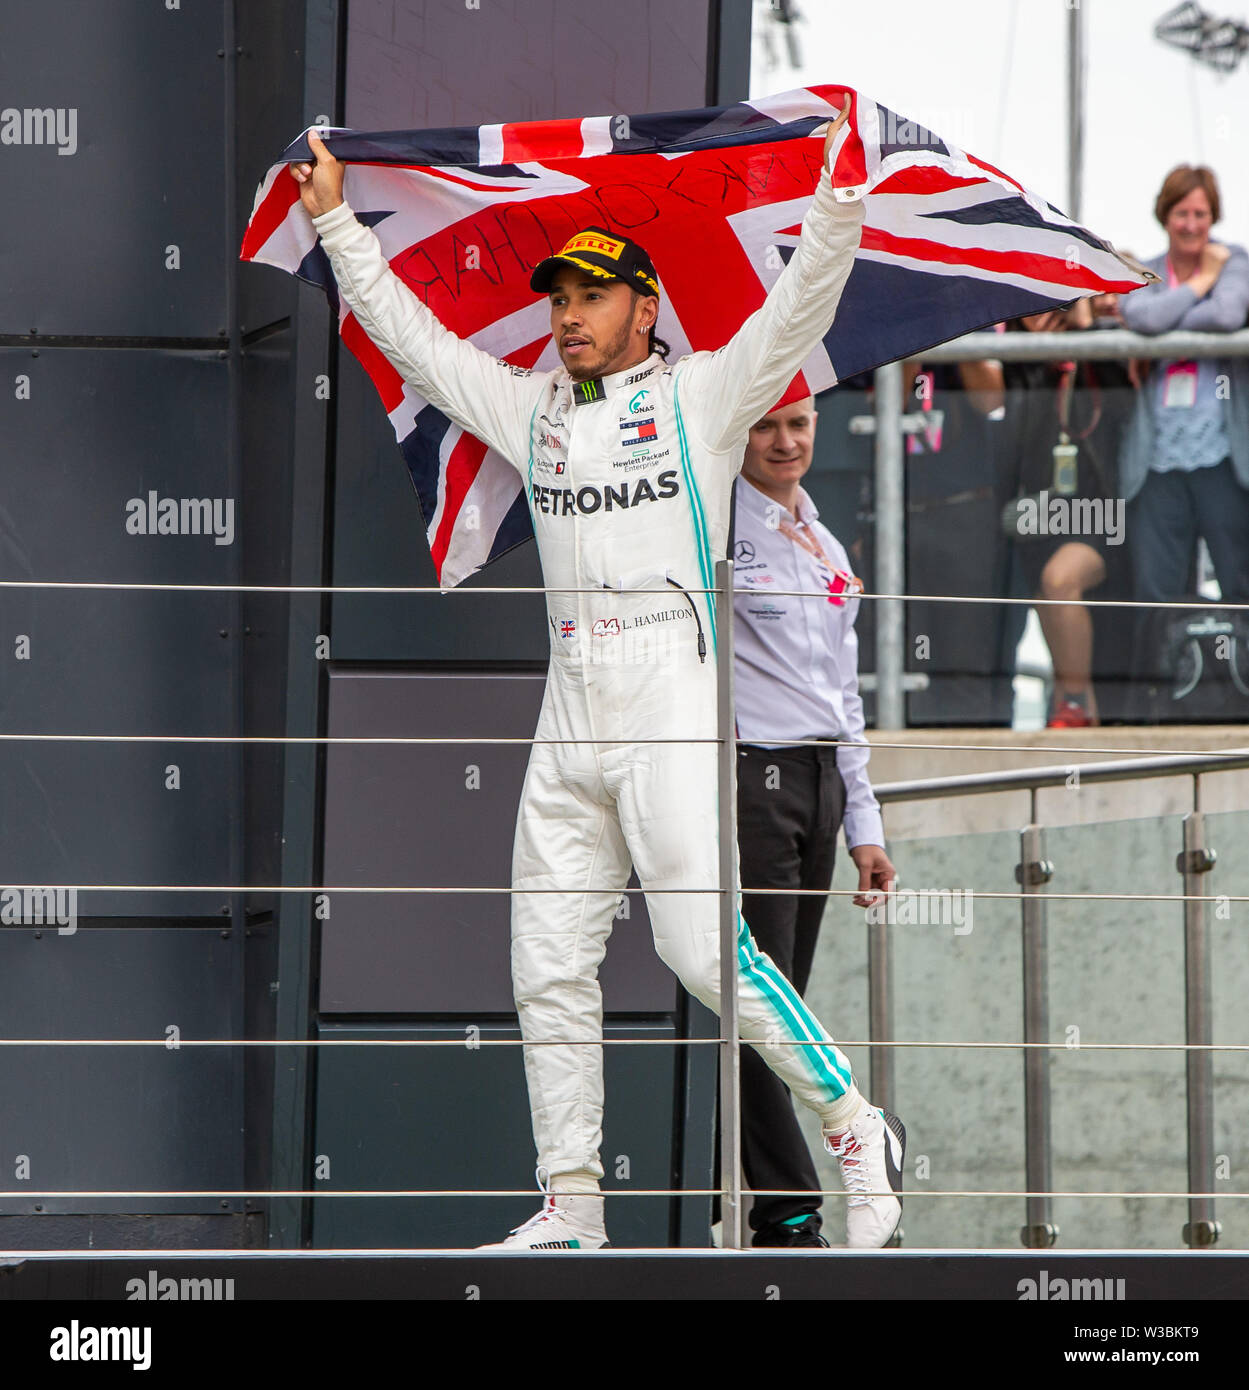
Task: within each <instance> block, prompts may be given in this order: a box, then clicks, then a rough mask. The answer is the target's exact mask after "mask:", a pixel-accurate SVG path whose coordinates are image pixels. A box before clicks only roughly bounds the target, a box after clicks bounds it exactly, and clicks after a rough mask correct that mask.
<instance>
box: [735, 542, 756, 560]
mask: <svg viewBox="0 0 1249 1390" xmlns="http://www.w3.org/2000/svg"><path fill="white" fill-rule="evenodd" d="M754 558H755V548H754V546H753V545H751V543H750V542H749V541H738V542H737V544H736V545H735V546H734V547H733V559H734V560H736V561H737V563H738V564H741V565H748V564H749V563H750V562H751V560H753V559H754Z"/></svg>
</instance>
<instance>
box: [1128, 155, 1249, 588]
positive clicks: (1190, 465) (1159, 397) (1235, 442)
mask: <svg viewBox="0 0 1249 1390" xmlns="http://www.w3.org/2000/svg"><path fill="white" fill-rule="evenodd" d="M1154 211H1155V215H1156V216H1157V218H1158V221H1159V222H1160V223H1161V224H1162V226H1163V228H1164V229H1165V231H1166V233H1167V240H1168V247H1167V251H1166V254H1165V255H1162V256H1159V257H1157V258H1156V259H1154V260H1152V261H1148V262H1147V263H1146V264H1147V265H1148V267H1149V269H1150V270H1152V271H1154V272H1155V273H1156V274H1157V275H1158V277H1159V280H1158V283H1156V284H1151V285H1147V286H1145V287H1144V288H1143V289H1139V290H1136V291H1135V292H1134V293H1132V294H1130V295H1128V296H1126V297H1125V299H1124V300H1123V305H1122V311H1123V319H1124V322H1125V324H1126V325H1127V327H1128V328H1131V329H1134V330H1135V331H1136V332H1137V333H1150V334H1153V333H1169V332H1171V331H1173V330H1176V329H1181V330H1194V331H1199V332H1209V333H1230V332H1234V331H1235V330H1236V329H1238V328H1243V327H1245V322H1246V318H1247V317H1249V255H1247V254H1246V252H1245V250H1244V248H1243V247H1240V246H1232V245H1227V244H1225V243H1222V242H1217V241H1213V240H1212V239H1211V237H1210V229H1211V227H1212V226H1213V225H1214V224H1215V223H1216V222H1217V221H1218V220H1219V213H1220V208H1219V186H1218V183H1217V181H1216V180H1215V177H1214V174H1213V173H1212V172H1211V171H1210V170H1209V169H1206V168H1193V167H1192V166H1190V165H1187V164H1182V165H1180V166H1179V167H1178V168H1175V169H1172V170H1171V172H1170V173H1169V174H1168V175H1167V176H1166V178H1165V179H1164V180H1163V184H1162V189H1161V191H1160V192H1159V194H1158V200H1157V202H1156V204H1155V206H1154ZM1120 485H1121V487H1122V489H1123V495H1124V498H1125V500H1126V501H1127V504H1128V514H1127V520H1128V526H1127V530H1128V539H1129V542H1130V551H1131V555H1132V561H1133V571H1134V578H1135V587H1136V596H1137V598H1138V599H1145V600H1151V601H1155V602H1161V603H1166V602H1174V601H1176V600H1179V599H1183V598H1184V597H1185V596H1186V595H1187V594H1189V593H1190V592H1191V590H1192V587H1193V585H1192V582H1191V575H1192V572H1193V561H1194V557H1195V553H1196V546H1197V538H1198V537H1199V536H1201V537H1204V538H1205V542H1206V545H1207V547H1208V548H1209V551H1210V557H1211V559H1212V560H1213V562H1214V571H1215V575H1216V577H1217V578H1218V581H1219V588H1220V590H1221V592H1222V595H1223V598H1224V600H1225V601H1227V602H1232V603H1244V602H1246V601H1249V361H1247V360H1246V359H1245V358H1243V357H1237V358H1201V359H1199V360H1198V361H1195V362H1193V361H1189V362H1184V361H1159V362H1155V363H1154V364H1153V366H1152V368H1151V370H1150V372H1149V375H1148V377H1147V378H1146V380H1145V382H1144V385H1143V386H1142V388H1141V390H1140V392H1139V394H1138V398H1137V401H1136V405H1135V410H1134V413H1133V416H1132V420H1131V422H1130V424H1129V427H1128V429H1127V431H1126V432H1125V435H1124V440H1123V448H1122V452H1121V456H1120Z"/></svg>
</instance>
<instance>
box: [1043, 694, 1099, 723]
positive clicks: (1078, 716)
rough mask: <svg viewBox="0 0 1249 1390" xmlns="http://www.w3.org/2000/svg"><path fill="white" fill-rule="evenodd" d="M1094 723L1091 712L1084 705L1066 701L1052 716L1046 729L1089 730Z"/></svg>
mask: <svg viewBox="0 0 1249 1390" xmlns="http://www.w3.org/2000/svg"><path fill="white" fill-rule="evenodd" d="M1092 723H1093V721H1092V720H1091V719H1090V718H1089V712H1088V710H1086V709H1085V708H1084V706H1083V705H1078V704H1076V702H1075V701H1074V700H1064V701H1063V702H1062V704H1061V705H1059V706H1058V708H1057V709H1056V710H1055V711H1054V713H1053V714H1052V715H1051V716H1050V721H1049V723H1048V724H1046V726H1045V727H1046V728H1047V729H1087V728H1089V727H1090V725H1091V724H1092Z"/></svg>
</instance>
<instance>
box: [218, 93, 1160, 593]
mask: <svg viewBox="0 0 1249 1390" xmlns="http://www.w3.org/2000/svg"><path fill="white" fill-rule="evenodd" d="M846 96H849V97H850V100H851V112H850V119H849V121H848V123H847V126H846V128H845V129H843V130H842V132H841V133H840V135H839V137H838V140H837V143H836V146H835V150H834V164H833V182H834V184H835V185H836V186H837V187H839V188H848V187H851V186H853V187H857V188H859V189H861V190H862V191H863V193H864V194H865V195H869V196H867V197H866V199H865V208H866V219H865V223H864V227H863V234H862V243H861V246H860V249H859V252H858V255H857V257H856V259H855V264H854V269H853V270H852V272H851V275H850V279H849V281H848V283H847V285H846V289H845V292H844V294H843V297H842V300H841V305H840V307H839V309H838V311H837V318H836V322H835V323H833V325H832V326H831V327H830V329H829V331H828V333H827V334H826V335H825V337H824V340H823V343H822V344H821V345H820V346H819V347H818V348H817V349H816V350H815V351H814V352H813V353H812V354H811V355H810V357H809V358H808V359H807V361H806V362H805V363H804V366H803V370H802V372H801V373H800V374H799V376H798V377H796V378H795V380H794V383H793V385H792V387H791V388H790V391H789V392H788V393H787V395H786V397H785V399H786V400H788V399H792V398H796V397H797V396H800V395H805V394H807V393H808V392H818V391H822V390H825V389H826V388H828V387H830V386H833V385H835V384H836V383H837V382H838V381H839V380H844V379H845V378H847V377H850V376H853V375H856V374H857V373H859V372H863V371H866V370H869V369H870V368H872V367H876V366H879V365H880V364H881V363H883V362H890V361H893V360H895V359H896V358H899V357H903V356H906V355H908V354H911V353H915V352H921V351H923V350H924V349H926V348H928V347H931V346H933V345H934V344H936V343H940V342H944V341H946V340H947V339H949V338H953V337H957V336H958V335H959V334H962V333H966V332H969V331H971V330H973V329H977V328H983V327H986V326H988V325H990V324H994V323H998V322H1000V321H1002V320H1004V319H1009V318H1014V317H1016V316H1018V315H1021V314H1030V313H1037V312H1039V311H1040V310H1042V309H1046V308H1051V307H1053V306H1055V305H1058V304H1065V303H1068V302H1070V301H1071V300H1073V299H1077V298H1080V297H1081V296H1084V295H1091V294H1099V293H1103V292H1106V291H1111V290H1113V291H1117V292H1119V293H1125V292H1127V291H1130V290H1133V289H1136V288H1137V287H1139V286H1140V285H1143V284H1145V283H1146V282H1147V281H1148V280H1149V279H1150V278H1151V277H1150V275H1149V272H1148V271H1145V270H1143V269H1142V268H1141V267H1139V266H1137V265H1136V264H1135V263H1134V262H1131V261H1130V260H1128V259H1127V258H1126V257H1124V256H1122V255H1120V254H1118V253H1117V252H1116V251H1115V250H1114V248H1113V247H1112V246H1110V244H1109V243H1108V242H1106V241H1103V240H1102V238H1100V237H1098V236H1096V235H1094V234H1093V233H1092V232H1090V231H1088V230H1087V229H1086V228H1084V227H1081V226H1080V225H1078V224H1077V223H1075V222H1073V221H1072V220H1071V219H1070V218H1068V217H1066V216H1065V215H1064V214H1063V213H1061V212H1060V211H1059V210H1058V209H1057V208H1055V207H1054V206H1053V205H1052V204H1050V203H1048V202H1046V200H1045V199H1044V198H1041V197H1039V196H1038V195H1037V194H1035V193H1032V192H1030V191H1029V190H1028V189H1026V188H1024V187H1023V185H1022V184H1020V183H1018V182H1016V180H1014V179H1012V178H1011V177H1010V176H1009V175H1008V174H1005V173H1003V172H1002V171H1001V170H1000V169H996V168H994V167H993V165H991V164H988V163H986V162H985V161H984V160H982V159H978V158H976V156H975V155H972V154H969V153H967V152H966V151H965V150H962V149H960V148H959V147H958V146H956V145H954V144H952V143H951V142H949V141H947V140H942V139H941V138H940V137H939V136H937V135H935V134H933V133H932V132H931V131H928V130H926V129H925V128H924V127H922V126H918V125H916V124H915V123H913V122H910V121H907V120H905V119H903V118H900V117H898V116H897V115H896V114H895V113H893V112H892V111H889V110H888V109H887V108H885V107H883V106H879V105H877V104H876V103H875V102H873V101H871V100H869V99H868V98H867V97H865V96H863V95H861V94H860V93H857V92H855V91H853V90H852V89H849V88H843V87H838V86H819V87H804V88H799V89H797V90H795V91H791V92H784V93H781V94H780V95H777V96H771V97H761V98H755V99H753V100H751V101H745V102H737V103H735V104H734V105H732V106H724V107H714V108H708V109H704V110H698V111H677V112H663V113H659V114H652V115H643V116H630V117H625V116H590V117H586V118H585V119H583V120H560V121H535V122H528V123H524V124H516V125H488V126H474V127H463V128H459V129H443V130H425V131H386V132H382V133H378V134H368V133H362V132H358V131H352V130H342V129H331V130H330V131H329V133H328V135H327V136H326V145H327V146H328V148H329V150H330V152H331V153H332V154H333V155H334V156H335V157H336V158H337V159H340V160H343V161H345V162H348V163H349V164H350V166H351V167H350V168H349V169H348V170H347V173H346V181H345V185H344V197H345V198H346V200H347V202H348V203H350V204H351V206H352V208H353V209H354V210H355V212H356V214H357V216H358V217H359V218H360V220H361V221H362V222H364V223H365V224H366V225H368V226H371V227H372V228H373V229H374V231H375V232H376V234H377V236H378V238H379V240H380V242H381V245H382V248H383V251H384V252H385V254H386V256H387V258H388V260H389V261H390V264H391V266H392V267H393V269H394V270H395V272H396V273H397V274H398V275H399V276H400V278H401V279H403V280H404V282H405V283H406V284H407V285H408V286H409V287H410V288H411V289H412V290H413V291H414V292H415V293H416V294H418V295H419V296H420V297H421V299H422V300H423V301H424V302H425V303H426V304H427V305H428V306H429V308H430V309H432V310H433V311H434V312H435V313H436V314H437V315H438V317H439V318H440V319H441V320H442V322H443V323H445V324H446V325H447V326H448V327H449V328H450V329H452V330H453V331H454V332H456V333H458V334H459V335H460V336H461V337H465V338H468V339H470V340H471V341H472V342H474V343H475V344H476V345H477V346H478V347H480V348H483V349H484V350H485V351H487V352H490V353H492V354H493V355H494V356H496V357H499V358H502V359H504V360H506V361H507V362H510V363H512V364H514V365H516V366H519V367H529V368H537V369H539V370H547V369H554V368H557V367H559V365H560V362H559V356H558V353H557V352H556V350H555V346H554V343H553V342H552V340H551V335H550V329H549V323H548V309H547V304H546V301H545V299H542V298H537V297H535V296H534V294H533V292H532V291H531V290H530V288H529V274H530V271H531V270H532V268H533V266H534V265H536V264H537V262H538V261H540V260H542V259H543V258H544V257H546V256H548V255H550V254H552V252H554V251H555V250H557V249H558V248H559V247H560V246H561V245H562V244H563V243H564V241H565V240H566V239H567V237H568V236H569V235H570V234H571V233H573V232H575V231H577V230H579V229H580V228H582V227H585V226H588V225H591V224H593V225H596V226H605V227H608V228H610V229H613V230H620V231H623V232H625V233H626V234H627V235H629V236H631V237H632V238H634V240H636V241H639V242H640V243H641V244H642V245H643V246H645V247H646V249H647V251H648V252H649V253H650V255H651V258H652V260H653V262H654V264H655V267H656V269H657V271H658V272H659V278H660V286H661V290H662V299H661V307H660V320H659V324H658V328H659V331H660V335H661V336H662V337H664V338H665V339H667V341H668V342H669V343H670V344H671V345H672V348H673V350H674V358H675V357H679V356H681V355H682V354H684V353H686V352H689V351H696V350H700V349H704V348H717V347H720V346H722V345H723V344H724V343H725V342H727V341H728V339H729V338H730V337H732V335H733V333H734V332H735V331H736V330H737V328H738V327H739V326H740V324H741V323H742V321H743V320H744V319H745V318H746V317H747V316H748V315H749V314H750V313H752V312H753V311H754V310H755V309H756V308H757V307H758V306H759V304H760V303H762V301H763V299H764V297H765V296H766V294H767V292H768V290H769V288H770V287H771V286H772V284H773V283H774V282H775V281H776V279H777V278H778V277H779V275H780V273H781V270H782V269H783V267H784V264H785V263H786V262H787V261H788V259H789V257H790V256H791V255H792V254H793V251H794V248H795V246H796V245H797V241H798V235H799V232H800V229H801V223H802V218H803V215H804V213H805V211H806V208H807V205H808V203H809V201H810V198H811V194H812V192H813V191H814V188H815V183H816V179H817V178H818V176H819V173H820V169H821V161H822V149H823V136H824V130H825V125H826V122H828V121H829V120H830V119H831V118H833V117H835V116H836V115H837V113H838V112H839V111H840V110H841V107H842V105H843V104H844V101H845V98H846ZM305 136H306V132H305V135H301V136H300V138H299V139H297V140H295V141H294V142H293V143H292V144H291V145H289V146H288V147H287V149H286V150H284V151H283V153H282V156H281V159H280V160H279V162H278V163H276V164H274V165H273V167H272V168H271V169H270V170H269V172H268V173H267V174H266V176H265V178H264V181H263V182H262V183H261V185H260V187H259V189H258V190H257V193H256V200H255V206H254V208H253V210H252V216H251V220H250V222H249V224H248V227H247V232H246V235H245V237H244V240H243V247H242V252H241V256H242V259H243V260H247V261H259V262H262V263H264V264H267V265H275V266H279V267H281V268H282V269H283V270H287V271H290V272H291V273H293V274H295V275H298V276H299V277H300V278H302V279H304V280H307V281H310V282H311V283H313V284H317V285H320V286H321V287H322V288H323V289H324V290H325V292H326V294H327V295H328V297H329V299H330V302H331V304H332V305H333V306H334V308H335V310H336V312H337V314H338V319H339V331H340V333H341V334H342V338H343V341H344V342H345V343H346V344H347V346H348V347H349V348H350V349H351V351H352V352H353V353H354V354H355V355H356V357H357V358H359V360H360V362H361V363H362V364H363V366H364V368H365V370H366V371H367V372H368V373H369V376H370V377H371V378H372V380H373V383H374V385H375V386H376V387H377V390H378V393H379V394H380V395H381V398H382V401H383V402H384V404H385V407H386V411H387V413H388V415H389V417H390V421H391V424H392V426H393V427H394V430H395V435H396V437H397V438H398V440H399V443H400V446H401V448H402V451H403V454H404V457H405V459H406V460H407V464H408V468H409V470H410V473H411V476H412V481H413V484H414V486H415V488H416V495H417V499H418V502H419V504H420V509H421V514H422V517H423V519H424V522H425V527H426V533H427V535H428V538H429V544H430V549H431V552H432V554H433V559H434V565H435V568H436V570H437V573H438V578H439V583H440V584H441V585H442V586H443V587H444V588H446V587H451V586H453V585H455V584H458V583H459V582H460V581H461V580H463V579H464V578H466V577H467V576H468V575H470V574H472V573H473V572H474V571H475V570H478V569H480V568H481V566H482V565H484V564H486V563H488V562H489V561H490V560H492V559H495V558H496V557H498V556H499V555H501V554H503V553H504V552H505V551H507V550H510V549H511V548H512V547H513V546H515V545H518V544H520V543H521V542H522V541H524V540H525V539H527V538H528V537H529V536H530V535H532V528H531V525H530V520H529V513H528V510H527V507H526V504H525V498H524V493H523V489H522V485H521V480H520V477H519V475H518V473H517V472H516V470H515V469H514V468H513V467H511V466H510V465H509V464H508V463H507V462H506V461H505V460H504V459H502V458H501V457H499V456H498V455H497V454H495V453H494V452H493V451H492V450H489V449H487V448H486V446H485V445H484V444H483V443H482V442H481V441H479V440H477V439H475V438H473V437H472V436H471V435H468V434H466V433H465V432H464V431H462V430H461V429H459V427H458V426H456V425H453V424H452V423H451V421H450V420H448V418H447V417H446V416H445V415H444V414H443V413H442V412H441V411H439V410H437V409H436V408H435V407H434V406H432V405H430V404H429V403H428V402H426V401H425V400H424V399H423V398H422V397H421V396H420V395H419V394H418V393H417V392H416V390H415V389H414V388H413V387H412V386H410V385H409V384H408V383H407V382H405V381H404V380H403V379H402V378H401V377H400V375H399V373H398V372H397V371H396V370H395V368H394V367H392V366H391V364H390V363H389V362H388V361H387V360H386V359H385V358H384V357H383V356H382V354H381V352H380V351H379V350H378V349H377V348H376V347H375V346H374V345H373V344H372V342H370V341H369V339H368V338H367V337H366V336H365V334H364V332H363V330H362V329H361V328H360V326H359V325H358V324H357V322H356V320H355V318H354V317H353V315H352V314H351V313H350V312H349V311H347V310H346V309H345V307H344V306H343V305H342V304H341V303H340V301H339V297H338V295H337V292H336V288H335V284H334V277H333V272H332V271H331V269H330V264H329V259H328V257H327V256H326V255H325V253H324V252H323V251H322V250H321V248H320V245H319V244H318V242H317V237H316V232H315V229H314V228H313V226H312V222H311V220H310V218H309V217H308V214H307V213H306V212H305V211H304V208H303V205H302V204H301V202H300V200H299V189H298V186H297V185H296V183H295V181H294V180H293V179H292V178H290V177H289V176H288V175H287V172H286V171H287V166H288V164H289V163H291V162H292V161H295V160H305V159H309V158H310V155H309V151H308V146H307V143H306V139H305ZM708 285H714V286H715V290H714V292H713V293H712V292H708ZM469 504H472V505H473V506H474V507H475V511H474V512H473V514H472V515H473V523H474V524H473V525H472V526H471V527H470V526H468V525H458V524H457V522H458V521H459V519H460V517H461V515H462V513H463V512H464V509H465V507H466V506H468V505H469Z"/></svg>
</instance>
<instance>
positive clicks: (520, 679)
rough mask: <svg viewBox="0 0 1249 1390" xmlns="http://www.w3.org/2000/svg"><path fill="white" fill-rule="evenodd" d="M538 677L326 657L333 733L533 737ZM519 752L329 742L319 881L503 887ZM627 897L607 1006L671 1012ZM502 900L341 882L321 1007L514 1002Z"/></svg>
mask: <svg viewBox="0 0 1249 1390" xmlns="http://www.w3.org/2000/svg"><path fill="white" fill-rule="evenodd" d="M542 687H543V678H542V676H540V675H529V676H522V675H511V676H509V675H501V674H493V675H491V674H487V673H480V672H479V673H472V674H467V673H466V674H460V675H451V674H439V675H435V674H430V673H420V672H368V671H332V672H331V675H330V697H329V733H330V734H331V735H336V736H344V735H345V736H352V737H373V738H378V737H389V738H403V737H418V738H456V737H459V738H470V737H482V738H523V739H529V738H532V737H533V732H534V728H535V726H536V724H537V718H538V708H539V705H540V704H541V699H542ZM528 756H529V749H528V747H527V746H525V745H518V744H510V745H494V746H490V745H472V744H458V743H457V744H447V745H443V746H434V745H407V746H402V745H400V746H394V745H389V746H388V745H367V744H364V745H338V746H331V748H330V751H329V753H328V755H327V760H326V790H325V879H324V881H325V882H326V883H327V884H343V885H347V886H350V885H354V884H362V885H363V884H377V885H381V886H387V885H390V886H401V885H407V886H427V887H458V886H460V885H466V886H473V887H491V888H504V889H506V888H507V887H508V885H509V883H510V881H511V861H512V837H513V829H514V826H515V820H516V807H517V805H518V803H519V800H520V789H521V784H522V781H523V778H524V770H525V765H526V763H527V761H528ZM470 765H472V766H475V767H477V768H479V769H480V787H479V789H474V790H470V789H469V788H468V786H467V785H466V782H467V780H468V778H467V774H466V769H467V768H468V767H469V766H470ZM629 904H630V907H629V911H630V916H629V920H628V921H623V920H622V921H619V922H617V923H616V924H615V930H614V931H613V933H612V937H611V941H610V943H609V946H608V952H607V959H606V961H605V962H604V964H603V968H602V970H601V972H600V977H601V979H602V983H603V999H604V1008H605V1010H606V1011H607V1012H609V1013H612V1012H615V1013H668V1012H671V1010H672V1009H673V1008H674V1007H675V1003H676V988H677V987H676V979H675V977H674V976H673V975H672V973H671V971H669V970H668V968H667V967H666V966H665V965H664V964H663V963H662V962H661V961H660V960H659V958H658V956H657V955H656V954H655V947H654V943H653V940H652V937H651V930H650V923H649V919H648V917H647V915H646V908H645V902H644V900H643V898H642V896H641V894H640V893H635V894H631V895H630V899H629ZM509 912H510V909H509V899H508V895H507V894H506V893H492V894H482V893H464V894H454V895H447V894H379V895H373V894H363V893H351V894H339V895H338V896H337V897H334V898H333V899H332V907H331V917H330V919H329V921H327V922H325V923H324V924H323V927H322V933H321V1009H322V1011H323V1012H325V1013H438V1014H444V1015H445V1014H449V1013H450V1014H468V1015H470V1016H471V1015H472V1014H473V1013H477V1014H483V1013H485V1014H489V1013H511V1012H512V1011H513V1002H512V985H511V976H510V973H509V942H510V925H509V923H510V915H509Z"/></svg>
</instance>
